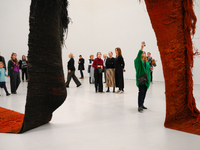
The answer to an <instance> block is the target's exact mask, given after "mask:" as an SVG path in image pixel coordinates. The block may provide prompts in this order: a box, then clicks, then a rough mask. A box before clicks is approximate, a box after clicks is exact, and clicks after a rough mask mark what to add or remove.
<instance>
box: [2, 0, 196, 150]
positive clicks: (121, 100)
mask: <svg viewBox="0 0 200 150" xmlns="http://www.w3.org/2000/svg"><path fill="white" fill-rule="evenodd" d="M30 3H31V0H20V1H15V0H10V1H6V0H2V1H0V18H1V22H0V35H1V36H0V52H1V55H2V56H4V58H5V59H6V62H8V60H9V59H10V55H11V53H12V52H16V53H17V57H18V59H21V56H22V55H28V45H27V43H28V34H29V11H30ZM199 5H200V3H199V1H196V2H195V6H194V8H195V13H196V16H197V19H198V20H199V19H200V7H199ZM68 11H69V16H70V18H71V23H70V24H69V29H68V32H67V35H66V37H65V38H66V40H65V44H64V46H63V50H62V60H63V69H64V73H65V78H66V77H67V62H68V60H69V58H68V54H69V53H73V54H74V56H75V57H74V59H75V61H76V63H75V67H76V68H78V56H79V55H82V56H83V58H84V59H85V61H86V63H85V68H86V70H85V71H84V74H85V79H83V80H80V81H81V83H82V86H81V87H79V88H77V87H76V85H75V84H74V82H73V81H72V82H71V83H70V87H69V88H68V89H67V93H68V96H67V99H66V101H65V102H64V104H63V105H62V106H61V107H60V108H58V110H56V111H55V112H54V114H53V119H52V121H51V122H50V123H48V124H46V125H43V126H41V127H38V128H36V129H33V130H31V131H28V132H26V133H23V134H4V133H1V134H0V139H1V140H0V149H2V150H12V149H16V150H27V149H28V150H35V149H38V150H44V149H49V150H63V149H66V150H135V149H138V150H161V149H162V150H175V149H176V150H188V149H194V150H197V149H199V147H200V144H199V139H200V138H199V136H198V135H193V134H189V133H184V132H180V131H176V130H170V129H167V128H165V127H164V121H165V110H166V102H165V82H164V77H163V71H162V62H161V59H160V54H159V50H158V47H157V40H156V36H155V33H154V30H153V29H152V26H151V22H150V19H149V16H148V13H147V10H146V6H145V3H144V1H142V2H141V3H139V0H103V1H100V0H69V7H68ZM142 41H145V42H146V47H145V49H144V50H145V51H146V52H151V54H152V57H153V58H154V59H155V60H156V63H157V67H155V68H154V71H153V84H151V86H150V88H149V90H148V93H147V97H146V100H145V105H146V107H148V109H147V110H145V111H144V112H143V113H138V111H137V98H138V88H137V87H136V80H135V69H134V59H135V58H136V56H137V53H138V51H139V49H140V46H141V42H142ZM193 42H194V46H195V47H196V48H197V49H200V22H199V21H197V30H196V34H195V36H194V37H193ZM116 47H121V49H122V55H123V57H124V60H125V69H126V72H125V73H124V77H125V93H124V94H115V93H112V92H111V93H104V94H99V93H95V89H94V85H93V84H89V82H88V80H89V79H88V73H87V65H88V61H87V60H88V59H89V56H90V55H91V54H93V55H96V53H97V52H102V54H107V53H108V52H109V51H112V52H113V53H114V51H115V48H116ZM49 59H51V58H49ZM199 64H200V57H199V56H195V59H194V68H193V79H194V96H195V99H196V104H197V107H198V108H200V93H199V91H200V78H199V76H200V69H199ZM76 75H77V77H79V76H80V73H79V71H76ZM6 83H7V87H8V90H9V89H10V85H9V84H10V80H9V79H8V78H7V79H6ZM105 90H106V87H105V84H104V91H105ZM26 93H27V82H21V84H20V87H19V89H18V93H17V95H11V96H9V97H6V96H5V93H4V91H3V89H0V95H1V96H0V107H3V108H7V109H11V110H14V111H17V112H20V113H24V109H25V103H26Z"/></svg>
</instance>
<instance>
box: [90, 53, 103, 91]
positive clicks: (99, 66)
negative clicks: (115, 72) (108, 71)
mask: <svg viewBox="0 0 200 150" xmlns="http://www.w3.org/2000/svg"><path fill="white" fill-rule="evenodd" d="M92 67H94V78H95V91H96V93H97V92H99V93H103V81H102V72H103V60H102V59H101V53H100V52H98V53H97V58H96V59H95V60H94V62H93V64H92Z"/></svg>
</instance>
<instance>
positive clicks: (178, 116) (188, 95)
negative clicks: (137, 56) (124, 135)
mask: <svg viewBox="0 0 200 150" xmlns="http://www.w3.org/2000/svg"><path fill="white" fill-rule="evenodd" d="M145 2H146V7H147V11H148V13H149V17H150V19H151V23H152V27H153V29H154V31H155V34H156V37H157V45H158V47H159V51H160V55H161V60H162V65H163V72H164V78H165V90H166V91H165V94H166V105H167V108H166V120H165V127H167V128H171V129H175V130H180V131H184V132H189V133H194V134H199V135H200V122H199V119H200V113H199V110H198V109H197V108H196V104H195V99H194V97H193V79H192V70H191V69H192V68H193V57H194V55H195V53H194V50H193V44H192V39H191V36H193V35H194V34H195V28H196V21H197V18H196V16H195V13H194V10H193V0H145Z"/></svg>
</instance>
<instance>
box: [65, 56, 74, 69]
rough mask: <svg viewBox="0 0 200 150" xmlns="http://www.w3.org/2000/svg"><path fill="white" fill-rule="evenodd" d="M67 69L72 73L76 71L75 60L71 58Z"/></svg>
mask: <svg viewBox="0 0 200 150" xmlns="http://www.w3.org/2000/svg"><path fill="white" fill-rule="evenodd" d="M67 69H68V70H71V71H75V67H74V58H70V60H69V61H68V64H67Z"/></svg>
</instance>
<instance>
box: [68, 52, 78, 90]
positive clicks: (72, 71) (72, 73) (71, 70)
mask: <svg viewBox="0 0 200 150" xmlns="http://www.w3.org/2000/svg"><path fill="white" fill-rule="evenodd" d="M69 58H70V60H69V61H68V65H67V68H68V74H67V82H66V87H67V88H68V87H69V83H70V81H71V78H73V80H74V82H75V83H76V86H77V87H79V86H81V83H80V81H79V80H78V79H77V77H76V75H75V70H76V69H75V67H74V58H73V54H72V53H70V54H69Z"/></svg>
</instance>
